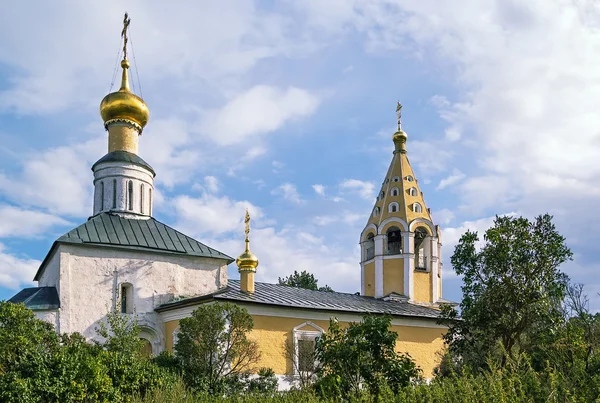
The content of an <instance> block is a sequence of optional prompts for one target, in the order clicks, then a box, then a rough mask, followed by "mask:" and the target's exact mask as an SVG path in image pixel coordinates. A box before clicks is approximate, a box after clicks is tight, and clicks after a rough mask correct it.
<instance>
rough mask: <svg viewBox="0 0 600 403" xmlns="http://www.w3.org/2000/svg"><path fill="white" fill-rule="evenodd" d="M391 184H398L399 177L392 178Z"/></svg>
mask: <svg viewBox="0 0 600 403" xmlns="http://www.w3.org/2000/svg"><path fill="white" fill-rule="evenodd" d="M392 182H400V177H399V176H394V177H393V178H392Z"/></svg>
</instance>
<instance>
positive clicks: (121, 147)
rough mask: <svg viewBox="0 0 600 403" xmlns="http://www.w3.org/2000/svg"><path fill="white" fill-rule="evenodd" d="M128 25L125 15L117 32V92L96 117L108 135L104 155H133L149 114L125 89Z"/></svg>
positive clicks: (126, 85) (104, 101)
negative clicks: (120, 55)
mask: <svg viewBox="0 0 600 403" xmlns="http://www.w3.org/2000/svg"><path fill="white" fill-rule="evenodd" d="M129 23H130V19H129V17H128V15H127V13H125V18H124V20H123V31H121V36H122V37H123V60H122V61H121V68H122V69H123V72H122V76H121V88H119V90H118V91H115V92H111V93H110V94H108V95H107V96H105V97H104V99H103V100H102V102H101V103H100V115H101V116H102V120H104V127H105V129H106V130H107V131H108V137H109V139H108V152H113V151H127V152H130V153H133V154H137V151H138V136H139V135H140V134H142V130H143V129H144V126H146V123H148V118H149V116H150V111H149V110H148V105H146V103H145V102H144V100H143V99H142V98H140V97H139V96H137V95H135V94H134V93H133V92H131V90H130V89H129V75H128V69H129V60H127V41H128V38H127V30H128V28H129Z"/></svg>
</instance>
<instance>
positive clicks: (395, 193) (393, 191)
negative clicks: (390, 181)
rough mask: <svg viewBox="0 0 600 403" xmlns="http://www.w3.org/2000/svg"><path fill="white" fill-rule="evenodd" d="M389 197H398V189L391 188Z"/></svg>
mask: <svg viewBox="0 0 600 403" xmlns="http://www.w3.org/2000/svg"><path fill="white" fill-rule="evenodd" d="M390 196H394V197H395V196H400V189H398V188H397V187H393V188H392V190H390Z"/></svg>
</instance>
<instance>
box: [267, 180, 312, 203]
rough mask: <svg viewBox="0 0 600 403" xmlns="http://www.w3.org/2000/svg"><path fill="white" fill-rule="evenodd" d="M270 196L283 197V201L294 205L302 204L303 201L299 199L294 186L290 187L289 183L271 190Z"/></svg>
mask: <svg viewBox="0 0 600 403" xmlns="http://www.w3.org/2000/svg"><path fill="white" fill-rule="evenodd" d="M271 194H272V195H280V196H283V198H284V199H285V200H287V201H289V202H291V203H294V204H302V203H304V200H302V197H300V194H299V193H298V190H297V189H296V186H295V185H292V184H291V183H284V184H282V185H281V186H279V187H277V188H275V189H273V190H272V191H271Z"/></svg>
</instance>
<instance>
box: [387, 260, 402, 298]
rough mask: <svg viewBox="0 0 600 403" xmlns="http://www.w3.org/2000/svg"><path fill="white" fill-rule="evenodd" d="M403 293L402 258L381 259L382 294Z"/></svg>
mask: <svg viewBox="0 0 600 403" xmlns="http://www.w3.org/2000/svg"><path fill="white" fill-rule="evenodd" d="M392 292H395V293H397V294H404V259H402V258H398V259H386V260H384V261H383V295H388V294H389V293H392Z"/></svg>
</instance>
